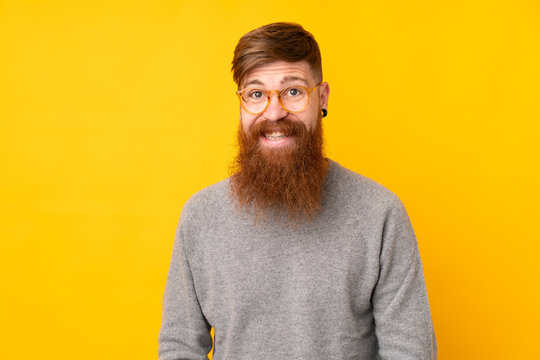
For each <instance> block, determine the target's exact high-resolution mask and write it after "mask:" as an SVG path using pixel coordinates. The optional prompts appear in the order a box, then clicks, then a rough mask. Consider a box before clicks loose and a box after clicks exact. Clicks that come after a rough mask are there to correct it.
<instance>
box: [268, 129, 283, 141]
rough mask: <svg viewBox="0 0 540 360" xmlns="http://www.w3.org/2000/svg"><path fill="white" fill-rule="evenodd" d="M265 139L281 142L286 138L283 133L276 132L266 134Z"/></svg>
mask: <svg viewBox="0 0 540 360" xmlns="http://www.w3.org/2000/svg"><path fill="white" fill-rule="evenodd" d="M264 137H265V138H267V139H269V140H280V139H283V138H284V137H285V134H283V133H282V132H281V131H274V132H271V133H269V134H264Z"/></svg>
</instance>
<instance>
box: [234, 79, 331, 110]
mask: <svg viewBox="0 0 540 360" xmlns="http://www.w3.org/2000/svg"><path fill="white" fill-rule="evenodd" d="M319 85H321V83H318V84H317V85H315V87H312V88H308V87H305V86H300V85H294V86H289V87H287V88H285V89H281V90H262V89H256V88H247V89H243V90H239V91H237V92H236V94H237V95H238V98H239V99H240V103H241V104H242V108H244V110H246V112H248V113H250V114H251V115H259V114H262V113H263V112H265V111H266V109H268V105H270V97H271V96H272V93H277V96H278V101H279V103H280V105H281V107H282V108H283V109H284V110H285V111H287V112H288V113H299V112H302V111H304V110H305V109H306V108H307V106H308V104H309V95H310V94H311V93H312V92H313V90H315V89H316V88H318V87H319Z"/></svg>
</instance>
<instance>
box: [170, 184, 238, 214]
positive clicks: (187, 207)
mask: <svg viewBox="0 0 540 360" xmlns="http://www.w3.org/2000/svg"><path fill="white" fill-rule="evenodd" d="M230 203H231V201H230V193H229V178H226V179H223V180H221V181H219V182H217V183H215V184H212V185H210V186H207V187H205V188H203V189H201V190H199V191H197V192H196V193H194V194H193V195H192V196H191V197H190V198H189V199H188V200H187V201H186V203H185V204H184V206H183V208H182V215H181V216H182V218H184V219H185V218H192V217H196V218H199V219H200V218H201V217H207V216H213V215H214V214H215V212H216V211H217V210H219V209H221V210H223V208H224V207H227V206H229V205H230Z"/></svg>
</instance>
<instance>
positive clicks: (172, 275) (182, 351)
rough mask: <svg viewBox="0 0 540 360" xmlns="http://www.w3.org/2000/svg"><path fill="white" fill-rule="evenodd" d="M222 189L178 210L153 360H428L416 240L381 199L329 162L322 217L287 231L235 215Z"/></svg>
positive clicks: (391, 200) (377, 189)
mask: <svg viewBox="0 0 540 360" xmlns="http://www.w3.org/2000/svg"><path fill="white" fill-rule="evenodd" d="M228 186H229V181H228V179H227V180H224V181H221V182H219V183H217V184H215V185H212V186H210V187H207V188H205V189H203V190H202V191H200V192H198V193H197V194H195V195H194V196H193V197H192V198H191V199H189V200H188V202H187V203H186V204H185V206H184V208H183V210H182V215H181V216H180V221H179V224H178V228H177V231H176V237H175V242H174V247H173V253H172V259H171V264H170V269H169V274H168V277H167V283H166V287H165V295H164V299H163V318H162V325H161V332H160V334H159V338H158V341H159V359H160V360H180V359H189V360H195V359H197V360H199V359H206V358H207V357H206V355H207V353H208V352H209V351H210V350H211V347H212V339H211V337H210V329H211V327H214V329H215V348H214V359H215V360H244V359H245V360H252V359H267V360H278V359H287V360H293V359H339V360H341V359H343V360H345V359H350V360H352V359H355V360H364V359H366V360H367V359H369V360H374V359H396V360H407V359H411V360H413V359H414V360H422V359H436V357H437V345H436V341H435V335H434V331H433V324H432V321H431V315H430V310H429V303H428V298H427V295H426V288H425V283H424V274H423V271H422V264H421V261H420V256H419V253H418V247H417V243H416V238H415V235H414V232H413V229H412V227H411V223H410V221H409V218H408V215H407V212H406V210H405V208H404V207H403V204H402V202H401V201H400V199H399V198H398V197H397V196H396V195H395V194H394V193H392V192H391V191H389V190H388V189H386V188H384V187H383V186H381V185H379V184H378V183H376V182H374V181H373V180H370V179H368V178H366V177H364V176H362V175H359V174H356V173H354V172H352V171H350V170H347V169H345V168H343V167H342V166H340V165H339V164H337V163H336V162H333V161H330V168H329V171H328V174H327V179H326V181H325V185H324V192H325V197H324V200H323V207H322V211H321V212H320V213H319V215H318V216H317V217H316V218H315V219H314V220H313V221H312V222H310V223H305V224H302V225H300V226H295V227H291V226H287V225H284V224H282V223H279V222H272V221H262V222H259V223H258V224H257V225H254V222H253V219H252V218H251V217H250V216H249V215H248V214H245V213H241V212H238V211H236V209H235V207H234V204H233V203H232V202H231V199H230V195H229V188H228Z"/></svg>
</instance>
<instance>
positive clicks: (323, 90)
mask: <svg viewBox="0 0 540 360" xmlns="http://www.w3.org/2000/svg"><path fill="white" fill-rule="evenodd" d="M319 94H320V96H319V106H320V107H321V109H328V97H329V96H330V86H329V85H328V83H327V82H326V81H325V82H323V83H322V84H321V85H319Z"/></svg>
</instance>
